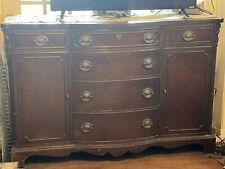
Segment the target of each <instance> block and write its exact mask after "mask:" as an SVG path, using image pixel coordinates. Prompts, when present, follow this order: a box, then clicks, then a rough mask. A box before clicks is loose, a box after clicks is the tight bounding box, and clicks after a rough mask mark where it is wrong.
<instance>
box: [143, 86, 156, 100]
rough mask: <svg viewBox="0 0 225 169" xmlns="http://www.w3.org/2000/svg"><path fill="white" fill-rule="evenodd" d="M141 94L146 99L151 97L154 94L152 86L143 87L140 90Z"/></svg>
mask: <svg viewBox="0 0 225 169" xmlns="http://www.w3.org/2000/svg"><path fill="white" fill-rule="evenodd" d="M142 95H143V96H144V97H145V98H146V99H151V98H152V97H153V95H154V90H153V89H152V88H150V87H149V88H145V89H144V90H143V92H142Z"/></svg>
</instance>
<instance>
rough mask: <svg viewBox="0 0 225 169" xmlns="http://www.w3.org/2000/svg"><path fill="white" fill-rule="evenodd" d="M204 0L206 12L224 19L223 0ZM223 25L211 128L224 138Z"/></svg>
mask: <svg viewBox="0 0 225 169" xmlns="http://www.w3.org/2000/svg"><path fill="white" fill-rule="evenodd" d="M213 4H214V9H213V7H212V4H211V0H206V2H205V3H204V6H205V8H206V9H207V10H210V11H211V12H214V14H215V15H216V16H219V17H222V18H225V10H224V7H225V0H213ZM224 48H225V24H222V27H221V30H220V35H219V46H218V51H217V64H216V79H215V88H216V89H217V94H216V96H215V100H214V112H213V126H214V127H216V131H217V132H218V133H221V135H222V137H225V73H224V72H225V51H224Z"/></svg>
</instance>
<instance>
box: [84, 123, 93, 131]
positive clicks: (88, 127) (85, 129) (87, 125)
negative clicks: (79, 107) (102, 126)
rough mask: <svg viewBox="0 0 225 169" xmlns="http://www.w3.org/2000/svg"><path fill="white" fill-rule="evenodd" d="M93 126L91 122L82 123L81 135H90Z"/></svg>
mask: <svg viewBox="0 0 225 169" xmlns="http://www.w3.org/2000/svg"><path fill="white" fill-rule="evenodd" d="M93 129H94V128H93V124H92V123H91V122H83V124H82V126H81V131H82V132H83V133H90V132H92V131H93Z"/></svg>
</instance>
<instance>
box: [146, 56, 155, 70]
mask: <svg viewBox="0 0 225 169" xmlns="http://www.w3.org/2000/svg"><path fill="white" fill-rule="evenodd" d="M143 66H144V67H145V68H146V69H151V68H153V67H154V66H155V61H154V60H153V59H152V58H145V59H144V62H143Z"/></svg>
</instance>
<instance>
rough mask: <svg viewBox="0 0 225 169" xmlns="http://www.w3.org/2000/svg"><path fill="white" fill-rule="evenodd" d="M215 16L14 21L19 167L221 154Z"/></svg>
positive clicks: (10, 47) (9, 48)
mask: <svg viewBox="0 0 225 169" xmlns="http://www.w3.org/2000/svg"><path fill="white" fill-rule="evenodd" d="M221 22H222V20H221V19H219V18H215V17H206V16H204V17H202V18H201V17H196V18H183V17H179V16H177V18H176V17H173V18H166V17H165V18H160V19H151V17H149V18H142V19H140V18H136V19H130V18H127V20H125V19H116V20H115V21H110V20H107V19H93V21H92V20H91V19H90V20H89V21H79V22H78V21H77V22H69V21H68V22H67V21H64V23H60V22H55V19H53V21H52V22H51V21H49V20H48V21H46V22H45V21H41V22H36V21H33V20H32V21H31V22H29V21H24V20H23V19H21V18H20V17H17V18H14V19H12V18H11V19H9V21H6V22H5V23H4V24H3V25H2V29H3V31H4V36H5V46H6V58H7V61H8V62H7V65H8V69H9V82H10V83H9V85H10V100H11V111H10V113H11V127H12V141H13V142H12V148H11V159H12V161H20V164H21V165H22V164H23V162H24V161H25V159H26V158H27V157H29V156H33V155H47V156H65V155H69V154H70V153H72V152H78V151H83V152H88V153H91V154H95V155H104V154H106V153H110V154H111V155H113V156H120V155H123V154H125V153H126V152H133V153H136V152H141V151H143V150H145V149H146V148H148V147H150V146H163V147H166V148H173V147H178V146H183V145H187V144H200V145H202V146H203V149H204V151H205V152H212V151H214V148H215V137H214V135H213V133H212V124H211V123H212V106H213V91H214V73H215V60H216V49H217V42H218V33H219V28H220V24H221Z"/></svg>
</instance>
